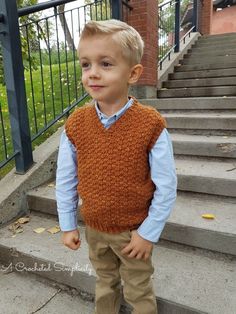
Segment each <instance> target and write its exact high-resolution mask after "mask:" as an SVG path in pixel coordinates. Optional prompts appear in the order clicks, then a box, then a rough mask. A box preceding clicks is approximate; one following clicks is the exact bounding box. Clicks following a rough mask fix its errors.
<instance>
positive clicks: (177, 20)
mask: <svg viewBox="0 0 236 314" xmlns="http://www.w3.org/2000/svg"><path fill="white" fill-rule="evenodd" d="M179 32H180V0H176V2H175V49H174V51H175V52H179V45H180V34H179Z"/></svg>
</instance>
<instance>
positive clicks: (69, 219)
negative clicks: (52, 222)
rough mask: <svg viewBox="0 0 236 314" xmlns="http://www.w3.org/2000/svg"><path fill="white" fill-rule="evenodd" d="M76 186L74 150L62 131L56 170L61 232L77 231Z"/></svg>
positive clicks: (77, 198) (77, 199)
mask: <svg viewBox="0 0 236 314" xmlns="http://www.w3.org/2000/svg"><path fill="white" fill-rule="evenodd" d="M77 185H78V175H77V154H76V149H75V147H74V145H73V144H72V143H71V142H70V140H69V139H68V137H67V135H66V133H65V131H63V132H62V134H61V139H60V145H59V152H58V159H57V170H56V200H57V212H58V218H59V225H60V228H61V230H62V231H71V230H75V229H77V207H78V201H79V196H78V192H77Z"/></svg>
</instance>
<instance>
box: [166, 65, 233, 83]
mask: <svg viewBox="0 0 236 314" xmlns="http://www.w3.org/2000/svg"><path fill="white" fill-rule="evenodd" d="M228 76H236V68H232V69H230V68H229V69H224V70H222V69H218V70H202V71H189V72H186V71H185V72H175V73H172V74H169V79H173V80H178V79H180V80H181V79H191V78H209V77H228Z"/></svg>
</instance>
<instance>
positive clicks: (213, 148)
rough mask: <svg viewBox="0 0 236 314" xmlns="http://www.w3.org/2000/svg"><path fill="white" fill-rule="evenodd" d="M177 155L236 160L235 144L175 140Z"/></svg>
mask: <svg viewBox="0 0 236 314" xmlns="http://www.w3.org/2000/svg"><path fill="white" fill-rule="evenodd" d="M172 143H173V149H174V154H175V155H186V156H205V157H220V158H236V144H235V143H223V144H221V143H218V144H215V143H214V144H213V143H201V142H194V141H193V142H190V141H186V142H184V141H175V140H173V142H172Z"/></svg>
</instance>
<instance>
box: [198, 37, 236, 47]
mask: <svg viewBox="0 0 236 314" xmlns="http://www.w3.org/2000/svg"><path fill="white" fill-rule="evenodd" d="M197 43H198V44H210V45H211V44H219V45H220V44H222V45H225V44H227V43H236V36H231V37H230V36H228V37H223V38H202V37H200V38H199V39H198V41H197Z"/></svg>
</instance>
